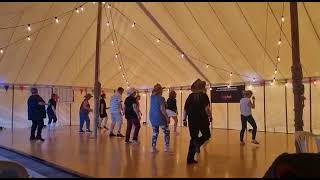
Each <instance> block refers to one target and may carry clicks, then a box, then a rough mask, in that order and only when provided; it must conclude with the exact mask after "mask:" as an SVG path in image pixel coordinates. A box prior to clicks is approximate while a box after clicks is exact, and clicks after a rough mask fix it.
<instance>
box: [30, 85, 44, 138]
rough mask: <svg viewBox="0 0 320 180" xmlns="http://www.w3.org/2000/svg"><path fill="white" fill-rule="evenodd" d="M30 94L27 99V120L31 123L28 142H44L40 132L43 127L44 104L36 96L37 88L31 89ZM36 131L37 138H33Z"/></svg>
mask: <svg viewBox="0 0 320 180" xmlns="http://www.w3.org/2000/svg"><path fill="white" fill-rule="evenodd" d="M31 94H32V95H31V96H30V97H29V99H28V120H30V121H32V126H31V135H30V140H40V141H44V139H43V138H42V137H41V132H42V128H43V126H44V121H43V119H44V118H46V108H45V105H46V103H45V101H44V100H43V99H42V97H41V96H40V95H39V94H38V89H37V88H31ZM37 129H38V131H37V136H35V132H36V130H37Z"/></svg>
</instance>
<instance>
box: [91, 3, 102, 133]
mask: <svg viewBox="0 0 320 180" xmlns="http://www.w3.org/2000/svg"><path fill="white" fill-rule="evenodd" d="M101 20H102V2H99V4H98V20H97V39H96V61H95V68H94V70H95V73H94V95H93V97H94V138H97V124H98V122H99V114H100V113H99V102H100V92H101V83H100V82H99V73H100V42H101Z"/></svg>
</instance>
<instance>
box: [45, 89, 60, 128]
mask: <svg viewBox="0 0 320 180" xmlns="http://www.w3.org/2000/svg"><path fill="white" fill-rule="evenodd" d="M57 99H58V96H57V95H56V94H51V99H50V100H49V102H48V107H47V114H48V118H49V122H48V128H49V129H54V128H55V126H56V122H57V114H56V108H57ZM52 121H53V123H52ZM51 123H52V124H51Z"/></svg>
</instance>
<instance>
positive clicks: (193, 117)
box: [183, 79, 212, 164]
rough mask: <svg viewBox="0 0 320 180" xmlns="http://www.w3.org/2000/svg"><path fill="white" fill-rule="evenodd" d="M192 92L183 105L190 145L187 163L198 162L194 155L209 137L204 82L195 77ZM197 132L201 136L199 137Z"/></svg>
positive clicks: (207, 103) (209, 112) (206, 97)
mask: <svg viewBox="0 0 320 180" xmlns="http://www.w3.org/2000/svg"><path fill="white" fill-rule="evenodd" d="M191 91H192V93H191V94H190V95H189V96H188V98H187V100H186V102H185V105H184V118H183V121H184V122H185V123H186V118H187V117H188V125H189V126H188V127H189V133H190V138H191V139H190V145H189V151H188V156H187V164H194V163H198V162H197V161H196V160H195V159H194V156H195V154H196V152H197V153H200V147H201V146H202V145H203V144H204V143H205V142H206V141H208V140H209V139H210V137H211V134H210V129H209V125H210V120H212V114H211V109H210V100H209V97H208V95H207V94H206V82H205V81H201V80H200V79H197V80H196V81H195V82H194V83H193V84H192V86H191ZM199 132H201V134H202V136H201V137H199Z"/></svg>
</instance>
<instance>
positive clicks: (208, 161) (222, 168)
mask: <svg viewBox="0 0 320 180" xmlns="http://www.w3.org/2000/svg"><path fill="white" fill-rule="evenodd" d="M78 128H79V127H78V126H72V127H69V126H65V127H59V128H58V129H56V131H55V132H48V131H47V129H45V130H44V131H43V136H44V138H45V139H46V141H45V142H44V143H40V142H30V141H29V131H30V129H19V130H14V132H13V134H12V133H11V130H4V131H1V132H0V145H2V146H6V147H8V148H13V149H15V150H18V151H20V152H24V153H27V154H30V155H32V156H36V157H38V158H41V159H44V160H46V161H48V162H50V163H54V164H57V165H59V166H62V167H65V168H67V169H70V170H73V171H75V172H78V173H81V174H84V175H88V176H90V177H230V178H231V177H262V176H263V175H264V173H265V172H266V170H267V169H268V167H269V166H270V165H271V163H272V162H273V160H274V159H275V158H276V157H277V156H278V155H279V154H281V153H283V152H289V153H292V152H294V136H293V135H292V134H289V135H287V134H281V133H264V132H259V133H258V134H257V139H258V140H259V141H260V143H261V144H260V145H259V146H257V145H252V144H251V143H249V141H250V139H251V134H247V135H246V140H247V142H248V143H247V144H246V145H245V146H244V147H241V146H240V145H239V131H235V130H219V129H213V130H212V138H211V139H210V142H209V143H208V144H207V145H206V147H204V148H202V149H201V153H200V154H199V156H198V157H197V159H198V161H199V163H198V164H196V165H187V164H186V156H187V151H188V145H189V133H188V129H187V128H185V127H182V128H180V129H179V131H180V132H181V134H180V135H179V136H173V134H172V135H171V142H170V146H171V148H172V151H173V152H171V153H165V152H163V138H162V135H163V134H162V132H161V131H160V134H159V139H158V149H159V150H160V151H159V153H157V154H155V155H153V154H151V153H150V147H151V128H149V127H147V126H143V127H142V128H141V131H140V135H139V138H140V141H141V144H140V145H127V144H125V143H124V139H123V138H121V139H120V138H117V137H114V138H109V136H107V133H106V132H105V131H103V132H100V133H99V135H98V139H97V140H94V139H91V138H90V135H89V134H86V133H83V134H79V133H78ZM124 129H125V127H124V128H123V132H124Z"/></svg>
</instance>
